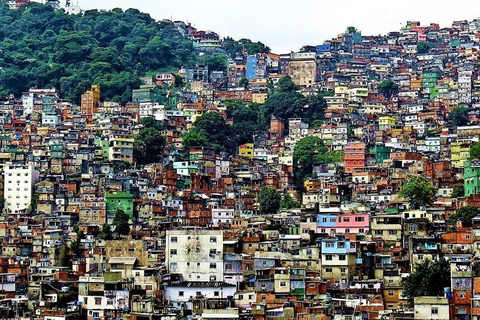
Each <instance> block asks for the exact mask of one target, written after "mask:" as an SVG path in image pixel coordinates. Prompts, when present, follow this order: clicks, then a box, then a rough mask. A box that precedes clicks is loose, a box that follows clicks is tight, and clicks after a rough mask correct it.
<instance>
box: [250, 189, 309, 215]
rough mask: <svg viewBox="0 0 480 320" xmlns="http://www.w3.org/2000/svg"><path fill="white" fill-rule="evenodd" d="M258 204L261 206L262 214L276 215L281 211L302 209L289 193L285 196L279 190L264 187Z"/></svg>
mask: <svg viewBox="0 0 480 320" xmlns="http://www.w3.org/2000/svg"><path fill="white" fill-rule="evenodd" d="M257 202H258V204H259V205H260V213H261V214H275V213H277V212H278V210H280V209H292V208H298V207H300V203H298V202H297V201H296V200H295V199H294V198H293V197H292V196H291V195H290V194H289V193H287V192H284V193H283V194H282V193H280V192H278V191H277V189H275V188H271V187H263V188H262V189H261V190H260V192H259V193H258V197H257Z"/></svg>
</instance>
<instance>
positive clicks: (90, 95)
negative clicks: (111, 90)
mask: <svg viewBox="0 0 480 320" xmlns="http://www.w3.org/2000/svg"><path fill="white" fill-rule="evenodd" d="M99 103H100V86H98V85H93V86H92V89H91V90H88V91H87V92H85V93H84V94H82V105H81V107H80V110H81V111H82V116H83V117H84V118H86V119H87V122H88V123H91V122H93V117H94V114H95V113H97V112H98V105H99Z"/></svg>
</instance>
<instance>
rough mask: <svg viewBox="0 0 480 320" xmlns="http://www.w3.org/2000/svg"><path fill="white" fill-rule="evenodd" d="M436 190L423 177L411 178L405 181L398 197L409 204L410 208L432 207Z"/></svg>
mask: <svg viewBox="0 0 480 320" xmlns="http://www.w3.org/2000/svg"><path fill="white" fill-rule="evenodd" d="M436 191H437V189H436V188H435V187H434V186H433V184H432V182H431V181H429V180H428V179H427V178H425V177H422V176H420V177H412V178H410V179H409V180H407V181H406V182H405V183H404V184H403V185H402V188H401V189H400V192H398V195H399V196H401V197H404V198H406V199H407V200H408V202H409V203H410V206H411V207H412V208H417V209H418V208H419V207H421V206H427V205H432V204H433V202H434V201H435V193H436Z"/></svg>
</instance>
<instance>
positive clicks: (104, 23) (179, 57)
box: [0, 1, 199, 104]
mask: <svg viewBox="0 0 480 320" xmlns="http://www.w3.org/2000/svg"><path fill="white" fill-rule="evenodd" d="M0 3H1V6H0V8H1V9H0V52H1V54H0V65H1V66H2V71H1V72H0V95H2V96H6V95H9V94H14V95H16V96H18V95H20V94H21V93H22V92H24V91H26V90H28V89H29V88H32V87H39V88H45V87H46V88H57V89H59V90H60V92H61V94H62V96H63V97H64V98H66V99H70V100H73V101H76V102H77V103H78V102H80V96H81V94H82V93H83V92H84V91H85V90H87V89H88V88H89V86H90V85H91V84H92V83H96V84H99V85H100V86H101V88H102V99H107V100H110V101H116V102H120V103H122V104H123V103H125V102H127V101H128V99H129V96H130V94H131V90H132V88H135V87H138V86H139V85H140V81H139V77H141V76H143V75H144V74H145V73H147V72H149V71H152V70H153V71H157V70H161V69H163V70H170V69H178V68H180V67H181V66H185V67H188V66H192V65H195V64H196V63H198V60H199V58H198V55H197V53H196V52H195V50H194V48H193V42H192V41H191V40H190V39H189V38H188V36H186V35H185V33H184V32H183V31H182V30H179V29H178V28H177V26H176V25H175V24H174V23H170V22H166V21H162V22H157V21H155V20H154V19H152V18H151V17H150V16H149V15H148V14H145V13H141V12H140V11H138V10H136V9H129V10H126V11H123V10H121V9H118V8H117V9H113V10H111V11H102V12H100V11H97V10H88V11H86V12H85V13H84V14H82V15H69V14H67V13H66V12H65V11H63V10H57V11H55V10H53V9H52V8H51V7H50V6H46V5H41V4H38V3H34V2H32V3H30V4H28V5H25V6H22V8H20V9H19V10H15V11H14V10H8V8H6V9H5V4H4V3H3V2H1V1H0Z"/></svg>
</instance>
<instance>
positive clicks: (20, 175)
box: [4, 163, 35, 213]
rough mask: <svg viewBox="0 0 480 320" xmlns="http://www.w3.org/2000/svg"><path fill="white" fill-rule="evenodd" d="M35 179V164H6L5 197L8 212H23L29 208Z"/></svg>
mask: <svg viewBox="0 0 480 320" xmlns="http://www.w3.org/2000/svg"><path fill="white" fill-rule="evenodd" d="M34 180H35V174H34V169H33V164H31V163H29V164H27V165H16V164H12V163H7V164H5V167H4V198H5V210H6V212H7V213H22V212H25V211H26V210H27V209H28V207H29V206H30V203H31V202H32V191H33V184H34Z"/></svg>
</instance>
